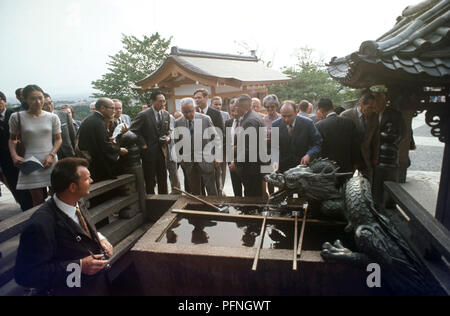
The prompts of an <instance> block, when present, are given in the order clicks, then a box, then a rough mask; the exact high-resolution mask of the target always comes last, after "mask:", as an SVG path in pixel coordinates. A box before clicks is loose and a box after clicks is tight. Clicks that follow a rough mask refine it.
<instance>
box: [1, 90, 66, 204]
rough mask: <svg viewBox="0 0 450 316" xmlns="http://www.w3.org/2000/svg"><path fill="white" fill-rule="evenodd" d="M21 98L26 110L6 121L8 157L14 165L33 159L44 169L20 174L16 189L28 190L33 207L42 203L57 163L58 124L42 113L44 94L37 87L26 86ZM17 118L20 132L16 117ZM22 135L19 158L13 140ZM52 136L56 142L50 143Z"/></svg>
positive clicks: (53, 117) (52, 117) (59, 127)
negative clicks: (26, 106) (8, 128)
mask: <svg viewBox="0 0 450 316" xmlns="http://www.w3.org/2000/svg"><path fill="white" fill-rule="evenodd" d="M23 97H24V99H25V102H26V103H27V104H28V106H29V108H28V110H27V111H26V112H17V113H14V114H13V115H11V118H10V120H9V127H10V135H11V137H10V140H9V149H10V152H11V158H12V160H13V162H14V164H15V165H16V166H18V167H19V168H20V166H21V165H22V164H23V163H24V161H25V160H26V159H28V158H30V157H32V156H34V157H35V158H37V159H38V160H39V161H40V162H41V163H42V164H43V166H44V168H43V169H40V170H37V171H34V172H32V173H30V174H28V175H27V174H24V173H22V171H21V172H20V173H19V180H18V182H17V190H29V191H30V193H31V196H32V199H33V206H37V205H40V204H42V203H44V192H45V190H46V188H47V187H49V186H50V183H51V182H50V176H51V173H52V170H53V166H54V165H55V164H56V162H57V161H58V157H57V156H56V153H57V152H58V149H59V147H61V144H62V139H61V123H60V121H59V118H58V116H57V115H56V114H53V113H48V112H45V111H43V110H42V106H43V105H44V91H42V89H41V88H39V87H38V86H36V85H29V86H27V87H25V88H24V89H23ZM19 115H20V125H21V128H20V131H19V118H18V116H19ZM19 135H20V136H21V139H22V142H23V144H24V146H25V155H24V157H20V156H19V155H17V152H16V141H15V140H16V138H17V136H19ZM52 136H54V138H55V141H54V143H53V141H52Z"/></svg>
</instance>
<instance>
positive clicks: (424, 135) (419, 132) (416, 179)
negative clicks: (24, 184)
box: [0, 114, 444, 221]
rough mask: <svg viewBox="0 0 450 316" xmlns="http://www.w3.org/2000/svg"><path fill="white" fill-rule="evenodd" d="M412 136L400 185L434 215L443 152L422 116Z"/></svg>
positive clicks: (6, 211) (0, 209)
mask: <svg viewBox="0 0 450 316" xmlns="http://www.w3.org/2000/svg"><path fill="white" fill-rule="evenodd" d="M413 130H414V139H415V142H416V146H417V150H415V151H411V152H410V158H411V167H410V168H409V169H408V177H407V181H406V183H405V184H403V187H404V188H405V189H406V190H407V191H408V192H409V193H410V194H411V195H412V196H414V197H415V198H416V200H418V202H419V203H421V204H422V205H423V206H424V208H425V209H427V210H428V211H429V212H430V213H431V214H433V215H434V212H435V208H436V200H437V194H438V189H439V181H440V175H441V165H442V158H443V153H444V144H443V143H441V142H439V140H438V139H437V138H436V137H433V136H432V135H431V133H430V131H431V128H430V127H429V126H427V125H426V124H425V115H424V114H421V115H419V116H418V117H416V118H415V119H414V121H413ZM179 177H180V182H181V185H182V187H184V186H183V183H184V182H183V181H184V177H183V173H182V171H181V168H180V169H179ZM0 186H1V191H2V196H0V221H2V220H3V219H5V218H7V217H9V216H11V215H14V214H17V213H19V212H20V209H19V206H18V205H17V204H16V203H15V201H14V198H13V197H12V195H11V193H10V192H9V191H8V189H7V188H6V187H5V185H3V184H0ZM224 191H225V194H226V195H227V196H233V188H232V185H231V178H230V175H229V173H228V174H227V180H226V183H225V190H224Z"/></svg>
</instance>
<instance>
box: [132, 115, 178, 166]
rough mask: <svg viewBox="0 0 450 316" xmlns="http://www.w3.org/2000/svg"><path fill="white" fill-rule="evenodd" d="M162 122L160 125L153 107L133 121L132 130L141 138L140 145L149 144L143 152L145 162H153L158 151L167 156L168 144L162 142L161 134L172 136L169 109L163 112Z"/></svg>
mask: <svg viewBox="0 0 450 316" xmlns="http://www.w3.org/2000/svg"><path fill="white" fill-rule="evenodd" d="M161 120H162V124H160V126H159V127H158V124H157V122H156V117H155V112H154V111H153V108H152V107H150V108H149V109H147V110H145V111H143V112H141V113H139V114H138V116H137V117H136V119H134V121H133V122H132V123H131V127H130V130H131V131H132V132H133V133H135V134H136V135H137V136H138V138H139V146H140V147H142V146H144V145H147V149H146V150H143V151H142V153H141V157H142V162H143V163H151V162H152V161H154V160H155V155H156V153H162V154H163V155H164V157H166V156H167V145H165V144H162V143H161V142H160V141H159V139H160V137H161V136H170V132H171V131H170V114H169V112H167V111H162V112H161Z"/></svg>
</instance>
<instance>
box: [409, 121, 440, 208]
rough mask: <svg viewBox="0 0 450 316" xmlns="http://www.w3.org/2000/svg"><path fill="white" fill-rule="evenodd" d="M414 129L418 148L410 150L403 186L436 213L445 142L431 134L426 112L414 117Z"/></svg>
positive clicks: (425, 206) (424, 205)
mask: <svg viewBox="0 0 450 316" xmlns="http://www.w3.org/2000/svg"><path fill="white" fill-rule="evenodd" d="M413 131H414V140H415V142H416V146H417V149H416V150H414V151H410V155H409V156H410V159H411V167H410V168H409V169H408V177H407V180H406V183H405V184H403V185H402V186H403V187H404V188H405V190H407V191H408V192H409V193H410V194H411V195H412V196H414V197H415V198H416V200H417V201H418V202H419V203H420V204H422V206H423V207H424V208H425V209H426V210H428V211H429V212H430V213H431V214H433V215H434V214H435V210H436V201H437V195H438V190H439V181H440V177H441V167H442V159H443V155H444V144H443V143H441V142H440V141H439V140H438V139H437V138H436V137H434V136H432V135H431V128H430V127H429V126H428V125H426V123H425V114H420V115H419V116H418V117H416V118H414V120H413Z"/></svg>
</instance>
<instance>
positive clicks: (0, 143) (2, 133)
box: [0, 109, 14, 153]
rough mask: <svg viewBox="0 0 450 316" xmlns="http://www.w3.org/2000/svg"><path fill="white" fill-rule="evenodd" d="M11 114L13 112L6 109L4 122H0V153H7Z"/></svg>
mask: <svg viewBox="0 0 450 316" xmlns="http://www.w3.org/2000/svg"><path fill="white" fill-rule="evenodd" d="M13 113H14V111H11V110H8V109H6V112H5V119H4V121H0V151H2V152H6V151H7V152H8V153H9V147H8V140H9V119H10V117H11V114H13Z"/></svg>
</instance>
